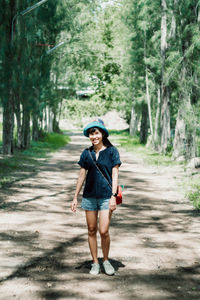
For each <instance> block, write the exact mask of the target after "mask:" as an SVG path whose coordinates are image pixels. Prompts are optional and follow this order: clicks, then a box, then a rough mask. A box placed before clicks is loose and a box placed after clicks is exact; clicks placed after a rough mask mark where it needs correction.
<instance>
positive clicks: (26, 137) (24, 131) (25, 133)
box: [22, 107, 31, 149]
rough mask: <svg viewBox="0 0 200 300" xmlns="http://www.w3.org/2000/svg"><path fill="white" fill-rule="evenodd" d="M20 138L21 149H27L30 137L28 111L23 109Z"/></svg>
mask: <svg viewBox="0 0 200 300" xmlns="http://www.w3.org/2000/svg"><path fill="white" fill-rule="evenodd" d="M22 136H23V143H22V147H23V148H24V149H27V148H29V147H30V142H31V136H30V111H29V110H27V109H26V108H25V107H23V119H22Z"/></svg>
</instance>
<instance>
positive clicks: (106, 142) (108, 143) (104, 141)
mask: <svg viewBox="0 0 200 300" xmlns="http://www.w3.org/2000/svg"><path fill="white" fill-rule="evenodd" d="M96 130H99V131H100V132H101V133H102V136H103V139H102V142H103V144H104V146H106V147H113V144H111V142H110V141H109V139H108V137H107V135H106V133H105V131H104V130H103V129H101V128H99V127H92V128H90V129H88V134H91V133H93V132H95V131H96Z"/></svg>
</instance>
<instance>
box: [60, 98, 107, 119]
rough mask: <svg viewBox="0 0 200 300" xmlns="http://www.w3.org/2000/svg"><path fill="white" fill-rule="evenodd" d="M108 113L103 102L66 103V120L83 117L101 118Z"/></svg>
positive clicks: (80, 101)
mask: <svg viewBox="0 0 200 300" xmlns="http://www.w3.org/2000/svg"><path fill="white" fill-rule="evenodd" d="M106 112H107V108H106V107H105V105H104V103H103V102H102V100H101V101H100V100H98V99H97V98H95V99H94V100H92V99H91V100H67V101H66V103H65V111H64V116H63V117H64V118H67V119H68V118H72V119H77V118H79V119H82V117H93V116H97V115H98V116H101V115H104V114H105V113H106Z"/></svg>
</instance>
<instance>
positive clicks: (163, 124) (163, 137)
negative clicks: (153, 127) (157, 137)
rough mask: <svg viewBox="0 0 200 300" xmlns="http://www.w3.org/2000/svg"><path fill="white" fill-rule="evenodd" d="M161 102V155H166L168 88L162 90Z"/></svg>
mask: <svg viewBox="0 0 200 300" xmlns="http://www.w3.org/2000/svg"><path fill="white" fill-rule="evenodd" d="M162 101H163V104H162V110H161V128H162V132H161V151H162V153H166V152H167V147H168V145H169V140H170V110H169V93H168V88H166V89H164V90H163V95H162Z"/></svg>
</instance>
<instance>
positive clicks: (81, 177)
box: [71, 168, 86, 212]
mask: <svg viewBox="0 0 200 300" xmlns="http://www.w3.org/2000/svg"><path fill="white" fill-rule="evenodd" d="M85 177H86V169H84V168H81V169H80V173H79V177H78V180H77V184H76V191H75V195H74V199H73V201H72V203H71V210H72V211H73V212H76V208H77V204H78V200H77V198H78V195H79V193H80V191H81V189H82V186H83V183H84V181H85Z"/></svg>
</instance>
